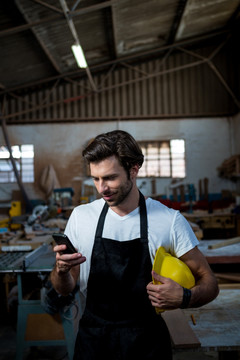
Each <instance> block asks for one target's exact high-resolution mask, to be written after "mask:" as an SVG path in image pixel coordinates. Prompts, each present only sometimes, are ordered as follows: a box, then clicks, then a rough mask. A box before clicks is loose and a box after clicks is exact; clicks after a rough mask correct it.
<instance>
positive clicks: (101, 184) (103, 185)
mask: <svg viewBox="0 0 240 360" xmlns="http://www.w3.org/2000/svg"><path fill="white" fill-rule="evenodd" d="M107 187H108V186H107V182H106V181H105V180H100V181H99V184H98V192H99V193H102V192H104V191H105V190H106V189H107Z"/></svg>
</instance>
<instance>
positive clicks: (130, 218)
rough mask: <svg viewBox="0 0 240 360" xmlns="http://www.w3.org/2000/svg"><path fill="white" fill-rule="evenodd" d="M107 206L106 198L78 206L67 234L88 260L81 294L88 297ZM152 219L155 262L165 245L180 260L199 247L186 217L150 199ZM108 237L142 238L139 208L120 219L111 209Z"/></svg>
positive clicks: (82, 267)
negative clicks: (95, 248)
mask: <svg viewBox="0 0 240 360" xmlns="http://www.w3.org/2000/svg"><path fill="white" fill-rule="evenodd" d="M104 204H105V201H104V200H103V199H100V200H95V201H93V202H91V203H89V204H85V205H80V206H77V207H76V208H75V209H74V210H73V211H72V214H71V216H70V218H69V220H68V223H67V226H66V229H65V234H66V235H67V236H68V237H69V239H70V240H71V241H72V243H73V245H74V247H75V248H77V249H78V251H79V252H80V253H82V255H83V256H86V261H85V262H84V263H83V264H81V265H80V293H81V297H82V298H86V292H87V282H88V276H89V271H90V264H91V254H92V248H93V244H94V238H95V232H96V227H97V223H98V219H99V216H100V213H101V211H102V208H103V206H104ZM146 207H147V218H148V244H149V253H150V257H151V260H152V263H153V260H154V256H155V254H156V251H157V249H158V248H159V247H160V246H163V247H164V248H165V250H166V251H167V252H169V253H171V254H172V255H173V256H176V257H178V258H179V257H180V256H182V255H184V254H185V253H186V252H188V251H189V250H191V249H193V248H194V247H195V246H197V245H198V243H199V242H198V240H197V238H196V236H195V234H194V232H193V230H192V228H191V226H190V225H189V223H188V221H187V220H186V219H185V218H184V216H183V215H182V214H181V213H180V212H179V211H176V210H173V209H169V208H168V207H167V206H165V205H163V204H161V203H160V202H159V201H156V200H153V199H151V198H148V199H147V200H146ZM102 236H103V237H104V238H109V239H113V240H117V241H127V240H133V239H136V238H139V237H140V216H139V208H137V209H135V210H133V211H132V212H131V213H129V214H127V215H125V216H119V215H118V214H116V213H115V212H114V211H113V210H112V209H111V208H109V209H108V212H107V215H106V218H105V223H104V228H103V234H102Z"/></svg>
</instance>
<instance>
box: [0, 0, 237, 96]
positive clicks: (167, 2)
mask: <svg viewBox="0 0 240 360" xmlns="http://www.w3.org/2000/svg"><path fill="white" fill-rule="evenodd" d="M239 17H240V0H109V1H107V0H106V1H101V0H74V1H73V0H48V1H47V0H15V1H13V0H5V1H0V50H1V56H0V94H4V93H8V92H10V91H14V90H15V91H17V90H18V91H20V90H22V89H26V88H30V87H33V86H42V85H43V84H47V83H49V82H51V81H54V80H56V79H66V78H71V77H72V76H88V77H89V79H90V80H91V77H92V74H94V73H95V72H97V71H100V70H101V71H103V70H104V71H107V69H108V67H109V66H112V65H114V64H117V63H120V62H123V61H124V62H129V63H130V62H133V61H134V62H138V61H142V60H143V59H144V58H147V57H148V58H150V57H153V56H157V55H158V54H159V53H160V52H163V51H164V50H166V49H169V48H170V47H174V46H175V45H179V44H180V45H181V44H182V45H186V44H196V43H199V42H200V41H201V42H203V41H209V39H210V40H211V39H214V38H215V37H216V36H224V35H226V33H229V32H234V31H236V29H239V27H238V26H236V25H237V24H238V22H239ZM74 37H75V38H76V37H77V38H78V40H79V42H80V44H81V46H82V48H83V50H84V53H85V57H86V60H87V63H88V66H89V67H88V68H87V70H84V69H79V68H78V67H77V64H76V61H75V59H74V56H73V54H72V51H71V45H73V43H74Z"/></svg>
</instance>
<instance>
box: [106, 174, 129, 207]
mask: <svg viewBox="0 0 240 360" xmlns="http://www.w3.org/2000/svg"><path fill="white" fill-rule="evenodd" d="M132 187H133V182H132V180H130V179H128V180H126V182H125V183H124V184H122V185H121V186H119V188H118V189H117V191H113V192H111V194H112V198H111V199H109V200H107V199H105V198H104V197H105V196H106V197H107V196H108V194H104V193H103V194H102V196H103V198H104V200H105V201H106V202H107V203H108V205H109V206H118V205H120V204H121V203H122V202H123V201H124V200H125V199H126V198H127V197H128V195H129V193H130V192H131V190H132Z"/></svg>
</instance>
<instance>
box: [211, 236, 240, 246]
mask: <svg viewBox="0 0 240 360" xmlns="http://www.w3.org/2000/svg"><path fill="white" fill-rule="evenodd" d="M239 242H240V236H237V237H235V238H232V239H228V240H226V241H221V242H219V243H217V244H211V245H208V249H217V248H221V247H224V246H229V245H233V244H237V243H239Z"/></svg>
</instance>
